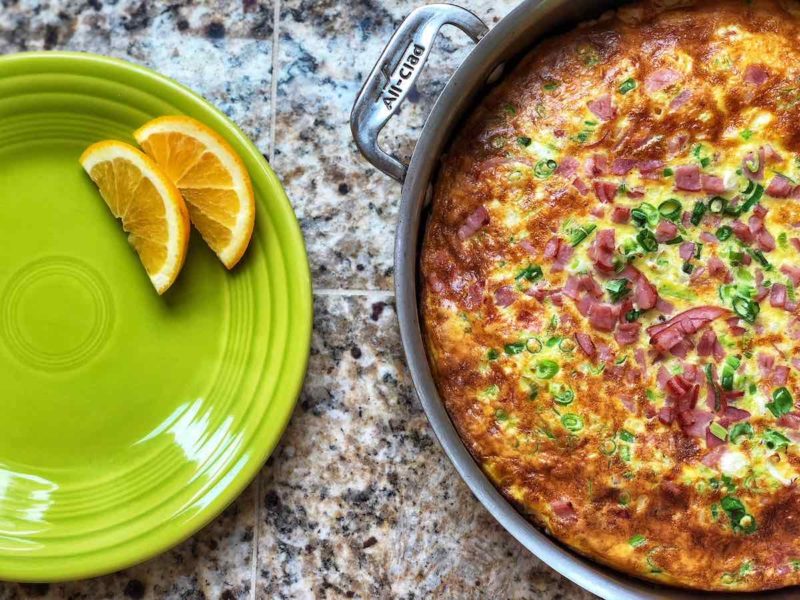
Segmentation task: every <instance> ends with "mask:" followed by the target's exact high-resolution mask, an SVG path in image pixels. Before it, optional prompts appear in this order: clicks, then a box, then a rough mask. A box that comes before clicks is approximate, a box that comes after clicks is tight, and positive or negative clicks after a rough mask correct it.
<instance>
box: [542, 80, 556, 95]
mask: <svg viewBox="0 0 800 600" xmlns="http://www.w3.org/2000/svg"><path fill="white" fill-rule="evenodd" d="M558 86H559V83H558V82H557V81H548V82H547V83H545V84H544V85H543V86H542V87H543V88H544V89H545V91H548V92H552V91H553V90H554V89H556V88H558Z"/></svg>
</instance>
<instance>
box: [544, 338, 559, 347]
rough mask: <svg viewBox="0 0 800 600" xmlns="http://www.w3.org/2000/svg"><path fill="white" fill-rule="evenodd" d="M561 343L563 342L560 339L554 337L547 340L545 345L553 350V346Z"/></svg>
mask: <svg viewBox="0 0 800 600" xmlns="http://www.w3.org/2000/svg"><path fill="white" fill-rule="evenodd" d="M560 341H561V338H560V337H558V336H553V337H550V338H547V341H546V342H545V343H544V345H545V346H547V347H548V348H552V347H553V346H555V345H556V344H558V343H559V342H560Z"/></svg>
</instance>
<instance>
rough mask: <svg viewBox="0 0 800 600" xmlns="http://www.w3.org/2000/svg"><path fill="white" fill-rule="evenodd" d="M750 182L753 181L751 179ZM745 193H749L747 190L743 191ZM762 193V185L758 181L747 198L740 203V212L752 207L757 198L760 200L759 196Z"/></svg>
mask: <svg viewBox="0 0 800 600" xmlns="http://www.w3.org/2000/svg"><path fill="white" fill-rule="evenodd" d="M750 183H753V182H752V181H751V182H750ZM748 187H749V186H748ZM745 193H749V192H745ZM763 195H764V186H763V185H761V184H760V183H756V184H754V187H753V193H752V195H751V196H750V197H749V198H747V199H745V201H744V204H742V208H741V209H740V212H742V213H746V212H747V211H748V210H750V209H751V208H753V207H754V206H755V205H756V203H757V202H758V201H759V200H761V196H763Z"/></svg>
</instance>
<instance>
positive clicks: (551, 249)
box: [543, 237, 561, 260]
mask: <svg viewBox="0 0 800 600" xmlns="http://www.w3.org/2000/svg"><path fill="white" fill-rule="evenodd" d="M560 245H561V240H560V239H559V238H558V237H552V238H550V239H549V240H548V241H547V244H545V247H544V255H543V257H544V259H545V260H553V259H554V258H555V257H556V254H558V247H559V246H560Z"/></svg>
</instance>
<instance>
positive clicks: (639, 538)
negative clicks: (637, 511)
mask: <svg viewBox="0 0 800 600" xmlns="http://www.w3.org/2000/svg"><path fill="white" fill-rule="evenodd" d="M628 543H629V544H630V545H631V547H633V548H638V547H639V546H644V545H645V544H646V543H647V538H646V537H644V536H643V535H642V534H641V533H637V534H636V535H634V536H633V537H631V539H629V540H628Z"/></svg>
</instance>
